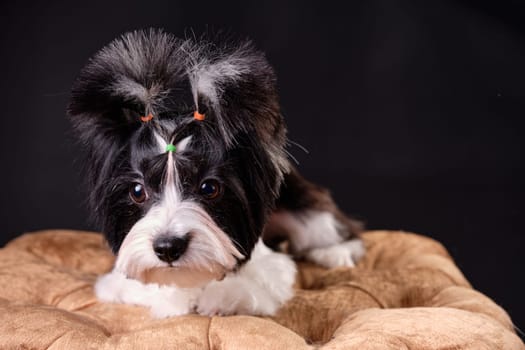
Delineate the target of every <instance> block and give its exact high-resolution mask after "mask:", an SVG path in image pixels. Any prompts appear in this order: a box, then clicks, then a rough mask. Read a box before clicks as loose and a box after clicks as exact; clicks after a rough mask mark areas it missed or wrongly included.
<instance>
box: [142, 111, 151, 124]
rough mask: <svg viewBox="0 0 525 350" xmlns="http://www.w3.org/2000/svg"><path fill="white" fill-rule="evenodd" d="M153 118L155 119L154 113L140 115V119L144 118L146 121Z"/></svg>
mask: <svg viewBox="0 0 525 350" xmlns="http://www.w3.org/2000/svg"><path fill="white" fill-rule="evenodd" d="M151 119H153V114H151V113H150V114H148V115H147V116H142V117H140V120H142V121H143V122H144V123H147V122H149V121H150V120H151Z"/></svg>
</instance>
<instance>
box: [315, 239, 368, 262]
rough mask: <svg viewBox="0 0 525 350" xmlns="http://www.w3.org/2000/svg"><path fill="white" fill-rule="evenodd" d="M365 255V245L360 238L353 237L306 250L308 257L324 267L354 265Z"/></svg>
mask: <svg viewBox="0 0 525 350" xmlns="http://www.w3.org/2000/svg"><path fill="white" fill-rule="evenodd" d="M363 255H365V247H364V245H363V241H362V240H360V239H352V240H349V241H345V242H342V243H338V244H334V245H331V246H328V247H323V248H313V249H310V250H309V251H307V252H306V254H305V257H306V259H308V260H310V261H312V262H314V263H316V264H319V265H321V266H324V267H328V268H333V267H338V266H347V267H354V266H355V264H356V263H357V262H358V261H359V260H360V259H361V258H362V257H363Z"/></svg>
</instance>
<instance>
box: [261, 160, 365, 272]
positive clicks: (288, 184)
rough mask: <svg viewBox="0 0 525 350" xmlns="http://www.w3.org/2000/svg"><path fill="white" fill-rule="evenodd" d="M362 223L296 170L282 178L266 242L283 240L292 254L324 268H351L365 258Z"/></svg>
mask: <svg viewBox="0 0 525 350" xmlns="http://www.w3.org/2000/svg"><path fill="white" fill-rule="evenodd" d="M362 226H363V225H362V223H361V222H359V221H357V220H354V219H351V218H349V217H347V216H346V215H345V214H343V213H342V212H341V211H340V210H339V208H338V207H337V205H336V204H335V203H334V201H333V199H332V197H331V195H330V193H329V192H328V191H327V190H326V189H325V188H322V187H320V186H317V185H315V184H313V183H311V182H309V181H307V180H306V179H304V178H303V177H302V176H301V175H300V174H299V173H298V172H297V170H296V169H292V171H291V172H290V173H289V174H287V175H285V179H284V183H283V185H282V186H281V192H280V197H279V199H278V200H277V203H276V210H275V211H274V212H273V213H272V215H271V217H270V219H269V221H268V224H267V225H266V228H265V233H264V237H265V240H270V241H271V240H273V239H275V238H279V237H284V238H286V239H288V241H289V244H290V249H291V252H292V253H293V254H294V255H298V256H303V257H305V258H306V259H308V260H310V261H313V262H315V263H318V264H320V265H322V266H325V267H336V266H354V265H355V263H356V262H357V261H358V260H359V259H360V258H361V257H362V256H363V255H364V251H365V250H364V246H363V243H362V241H361V240H360V239H359V232H360V231H361V230H362Z"/></svg>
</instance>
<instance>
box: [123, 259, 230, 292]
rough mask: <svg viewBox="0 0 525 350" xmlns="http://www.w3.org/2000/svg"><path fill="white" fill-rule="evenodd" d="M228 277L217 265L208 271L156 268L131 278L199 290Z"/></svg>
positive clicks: (185, 268)
mask: <svg viewBox="0 0 525 350" xmlns="http://www.w3.org/2000/svg"><path fill="white" fill-rule="evenodd" d="M225 275H226V270H225V269H224V267H223V266H221V265H219V264H217V265H216V266H210V267H209V268H208V269H194V268H191V269H190V268H187V267H154V268H151V269H147V270H144V271H142V272H141V273H140V274H138V275H137V276H129V277H131V278H134V279H137V280H139V281H141V282H142V283H156V284H159V285H168V286H176V287H179V288H198V287H202V286H204V285H206V284H207V283H209V282H210V281H213V280H222V279H223V278H224V276H225Z"/></svg>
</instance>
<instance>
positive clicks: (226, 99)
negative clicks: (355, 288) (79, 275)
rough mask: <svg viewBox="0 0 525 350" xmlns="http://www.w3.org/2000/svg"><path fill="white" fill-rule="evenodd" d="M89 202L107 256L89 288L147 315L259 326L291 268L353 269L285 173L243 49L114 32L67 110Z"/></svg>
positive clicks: (330, 205)
mask: <svg viewBox="0 0 525 350" xmlns="http://www.w3.org/2000/svg"><path fill="white" fill-rule="evenodd" d="M69 114H70V116H71V119H72V122H73V125H74V128H75V129H76V131H77V132H78V135H79V138H80V140H81V141H82V143H83V144H84V145H85V147H86V148H87V161H86V166H87V169H86V173H87V177H88V179H89V191H90V203H91V207H92V211H93V213H94V216H95V218H96V219H98V220H99V221H100V224H101V226H102V229H103V232H104V233H105V235H106V237H107V240H108V242H109V245H110V246H111V248H112V250H113V252H114V253H115V254H116V255H117V259H116V263H115V268H114V270H113V272H111V273H109V274H107V275H105V276H103V277H102V278H100V279H99V281H98V282H97V285H96V287H95V289H96V293H97V295H98V297H99V298H100V299H102V300H105V301H112V302H123V303H132V304H139V305H146V306H149V307H151V310H152V312H153V314H154V315H155V316H157V317H166V316H170V315H180V314H186V313H190V312H194V311H196V312H198V313H199V314H205V315H214V314H235V313H244V314H260V315H271V314H273V313H275V311H276V310H277V309H278V308H279V307H280V306H281V305H282V304H283V303H284V302H285V301H286V300H288V299H289V298H290V297H291V296H292V295H293V289H292V284H293V283H294V278H295V273H296V269H295V264H294V263H293V261H292V260H291V259H290V258H289V257H288V256H287V255H284V254H281V253H277V252H274V251H272V250H270V249H269V248H267V247H266V246H265V244H264V243H263V241H262V238H263V237H264V238H265V239H268V240H270V239H271V240H272V241H273V240H275V238H276V237H285V238H286V239H287V240H288V241H289V247H290V252H291V253H292V254H294V255H296V256H302V257H304V258H306V259H308V260H311V261H313V262H316V263H319V264H321V265H323V266H326V267H334V266H353V265H354V262H355V261H356V260H357V259H359V258H360V257H361V256H362V255H363V253H364V249H363V246H362V243H361V241H360V240H359V238H358V236H357V234H358V231H359V230H360V224H359V223H358V222H356V221H354V220H352V219H349V218H348V217H346V216H345V215H344V214H342V213H341V212H340V211H339V209H338V208H337V206H336V205H335V204H334V202H333V200H332V198H331V197H330V195H329V193H328V192H327V191H326V190H324V189H323V188H321V187H318V186H316V185H314V184H312V183H310V182H308V181H306V180H305V179H303V178H302V177H301V176H300V175H299V174H298V173H297V171H296V170H295V169H294V168H293V167H292V166H291V165H290V163H289V159H288V157H287V154H286V150H285V146H286V143H287V139H286V127H285V124H284V121H283V118H282V116H281V113H280V110H279V102H278V97H277V92H276V84H275V76H274V72H273V70H272V68H271V67H270V66H269V64H268V62H267V61H266V59H265V57H264V55H263V54H262V53H261V52H259V51H257V50H255V49H254V48H253V47H252V45H251V44H250V43H243V44H241V45H235V46H232V45H215V44H213V43H211V42H208V41H205V40H180V39H177V38H175V37H174V36H172V35H170V34H167V33H165V32H162V31H160V30H148V31H136V32H132V33H128V34H125V35H123V36H122V37H121V38H119V39H116V40H115V41H113V42H112V43H110V44H109V45H108V46H106V47H105V48H103V49H102V50H101V51H100V52H98V53H97V54H96V55H95V56H94V57H93V58H92V59H91V60H90V61H89V63H88V64H87V65H86V67H85V68H84V69H83V70H82V72H81V73H80V76H79V77H78V79H77V81H76V82H75V84H74V86H73V89H72V97H71V102H70V105H69Z"/></svg>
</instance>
